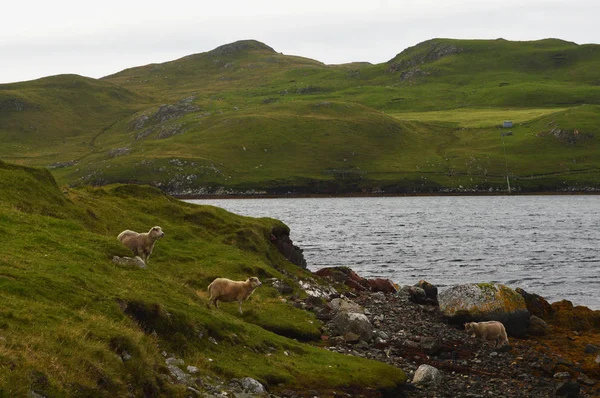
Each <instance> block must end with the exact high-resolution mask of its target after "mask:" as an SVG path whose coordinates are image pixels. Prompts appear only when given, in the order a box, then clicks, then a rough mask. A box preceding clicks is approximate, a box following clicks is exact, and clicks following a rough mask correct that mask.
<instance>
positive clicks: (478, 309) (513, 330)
mask: <svg viewBox="0 0 600 398" xmlns="http://www.w3.org/2000/svg"><path fill="white" fill-rule="evenodd" d="M438 301H439V305H440V311H441V312H442V314H443V316H444V317H445V318H446V319H447V320H448V322H449V323H452V324H455V325H463V324H465V323H466V322H481V321H499V322H502V323H503V324H504V327H505V328H506V332H507V333H508V334H509V335H511V336H516V337H522V336H524V335H525V333H526V331H527V329H528V328H529V318H530V315H529V311H528V310H527V307H526V305H525V299H524V298H523V296H522V295H520V294H519V293H517V292H516V291H514V290H513V289H511V288H509V287H507V286H505V285H502V284H493V283H472V284H464V285H456V286H453V287H450V288H448V289H446V290H444V291H443V292H441V293H440V294H439V295H438Z"/></svg>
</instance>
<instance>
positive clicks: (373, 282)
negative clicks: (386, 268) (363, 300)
mask: <svg viewBox="0 0 600 398" xmlns="http://www.w3.org/2000/svg"><path fill="white" fill-rule="evenodd" d="M367 284H368V285H369V289H370V290H371V291H372V292H382V293H396V291H397V290H398V289H396V285H394V282H392V281H391V280H389V279H383V278H374V279H367Z"/></svg>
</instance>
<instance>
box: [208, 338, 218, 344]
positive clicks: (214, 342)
mask: <svg viewBox="0 0 600 398" xmlns="http://www.w3.org/2000/svg"><path fill="white" fill-rule="evenodd" d="M208 341H210V342H211V343H213V344H214V345H219V343H217V340H215V338H214V337H209V338H208Z"/></svg>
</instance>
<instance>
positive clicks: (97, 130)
mask: <svg viewBox="0 0 600 398" xmlns="http://www.w3.org/2000/svg"><path fill="white" fill-rule="evenodd" d="M599 70H600V46H598V45H576V44H574V43H569V42H565V41H561V40H555V39H552V40H551V39H548V40H540V41H533V42H510V41H506V40H453V39H433V40H429V41H426V42H423V43H420V44H418V45H416V46H414V47H412V48H409V49H406V50H405V51H403V52H402V53H400V54H398V55H397V56H395V57H393V58H392V59H390V61H388V62H385V63H381V64H377V65H371V64H365V63H362V64H357V63H354V64H346V65H324V64H323V63H321V62H318V61H315V60H310V59H307V58H302V57H297V56H289V55H284V54H281V53H277V52H275V51H274V50H273V49H271V48H270V47H268V46H266V45H264V44H262V43H259V42H256V41H242V42H236V43H233V44H230V45H225V46H222V47H220V48H218V49H215V50H213V51H209V52H206V53H201V54H193V55H190V56H187V57H184V58H181V59H178V60H174V61H171V62H166V63H163V64H152V65H147V66H142V67H136V68H130V69H127V70H124V71H121V72H119V73H116V74H114V75H111V76H107V77H105V78H103V79H100V80H93V79H87V78H81V77H77V76H72V75H65V76H56V77H51V78H46V79H40V80H38V81H33V82H24V83H19V84H8V85H0V126H1V127H0V139H2V141H3V143H4V145H3V147H2V148H0V158H2V159H5V160H8V161H11V162H15V163H19V164H23V165H33V166H48V165H50V164H53V163H58V162H60V163H62V164H60V166H63V167H61V168H54V169H52V173H53V175H54V176H55V177H56V178H57V180H58V181H59V183H60V184H68V185H70V186H78V185H85V184H93V185H104V184H109V183H124V182H125V183H127V182H133V183H144V184H151V185H153V186H157V187H160V188H161V189H162V190H164V191H166V192H171V193H188V194H194V193H200V192H215V191H218V190H219V189H220V188H224V189H233V190H237V191H246V190H253V189H254V190H267V191H270V192H275V193H285V192H288V191H292V192H306V193H309V192H327V193H345V192H371V191H379V190H381V189H383V190H387V191H389V192H413V191H421V192H430V191H437V190H445V189H450V190H456V189H459V187H460V186H463V187H464V186H466V185H467V186H469V187H471V188H477V189H487V188H493V189H501V188H502V187H503V186H504V183H503V180H504V178H503V175H504V174H505V166H504V152H503V148H502V146H501V145H499V140H498V139H497V138H498V137H497V135H498V133H496V132H494V129H495V128H496V126H498V125H499V124H500V123H502V121H504V120H512V121H513V122H514V123H515V125H516V127H515V128H514V129H513V132H514V134H515V137H519V138H515V137H513V138H511V139H510V140H507V145H508V146H509V147H510V146H511V145H512V144H516V143H518V144H519V146H518V148H516V147H515V148H510V151H508V152H507V156H509V157H511V158H512V159H510V160H511V168H510V173H511V174H512V175H513V176H514V177H515V184H516V187H517V188H519V189H521V190H532V189H540V188H543V189H544V190H562V189H571V188H577V187H579V188H582V189H585V188H596V189H597V188H598V187H599V185H600V181H599V180H598V176H597V174H596V170H597V169H598V166H599V163H598V162H600V161H598V160H596V161H595V160H592V157H593V156H592V155H593V151H592V148H594V147H595V145H596V144H595V143H596V142H597V139H598V135H599V134H600V117H599V113H600V108H598V106H597V105H600V73H599V72H598V71H599ZM185 99H187V101H188V102H189V103H190V105H191V106H193V107H194V108H190V109H188V110H187V111H186V112H180V113H176V114H174V115H172V116H173V117H171V118H169V119H167V120H159V119H158V118H157V117H156V115H157V111H158V110H159V109H160V107H161V106H162V105H165V104H170V105H172V106H173V105H176V104H180V103H181V101H182V100H185ZM16 104H18V105H20V109H21V110H17V108H18V107H17V106H16ZM583 109H585V111H583ZM561 112H564V113H565V114H567V115H569V116H568V117H561V126H562V127H561V128H564V129H571V130H572V129H577V128H578V126H585V127H586V131H587V132H588V133H589V134H591V135H592V138H591V139H590V140H589V141H588V144H591V146H590V145H587V144H586V145H583V144H577V145H571V144H567V143H565V142H561V141H560V140H552V139H551V138H549V137H547V136H544V137H538V136H537V135H538V134H539V133H540V132H542V131H546V132H547V131H549V130H551V129H552V128H550V127H547V126H540V125H539V124H538V121H539V120H542V119H543V120H546V119H545V118H547V117H551V116H552V115H557V114H560V113H561ZM142 116H145V117H148V120H147V122H146V123H145V125H144V126H143V127H140V128H134V125H135V124H136V122H139V120H140V117H142ZM548 122H550V120H548V121H547V123H548ZM540 129H541V130H540ZM42 136H43V137H44V139H43V140H42V139H40V137H42ZM500 144H501V142H500ZM540 147H544V148H545V150H544V151H543V152H541V151H540V150H539V148H540ZM507 149H509V148H508V147H507ZM473 158H475V161H474V160H473ZM566 159H570V161H571V162H572V163H573V159H575V162H579V160H580V159H581V160H584V162H583V164H584V165H585V167H580V166H577V167H576V170H575V173H573V172H572V171H573V170H572V168H570V170H566V169H565V167H563V166H561V164H563V165H564V164H565V160H566ZM473 162H475V163H476V165H473V164H472V163H473ZM542 165H543V166H542ZM474 167H476V168H478V169H479V170H487V171H482V173H483V174H481V173H479V174H477V173H473V170H474ZM584 169H585V170H584ZM465 173H466V174H465ZM532 175H533V178H534V179H544V180H545V182H544V184H542V185H536V184H532V183H530V182H529V181H530V180H527V179H529V178H531V177H532ZM553 176H554V177H553ZM526 178H527V179H526ZM465 184H466V185H465Z"/></svg>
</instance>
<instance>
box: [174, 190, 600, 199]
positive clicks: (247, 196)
mask: <svg viewBox="0 0 600 398" xmlns="http://www.w3.org/2000/svg"><path fill="white" fill-rule="evenodd" d="M594 195H600V191H581V192H564V191H556V192H548V191H539V192H513V193H508V192H431V193H425V192H415V193H364V192H357V193H339V194H328V193H313V194H302V193H298V194H243V193H239V194H206V195H187V194H173V193H171V194H169V196H172V197H173V198H175V199H179V200H203V199H204V200H210V199H312V198H314V199H328V198H385V197H390V198H397V197H438V196H439V197H445V196H594Z"/></svg>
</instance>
